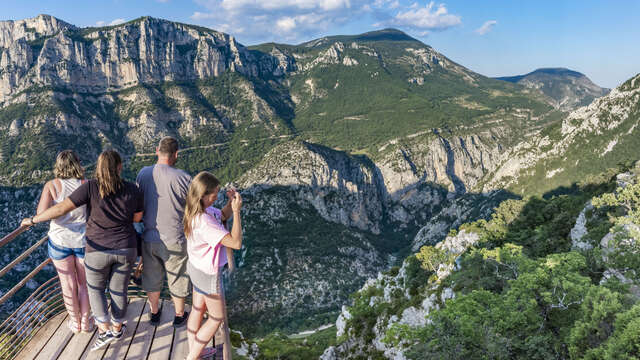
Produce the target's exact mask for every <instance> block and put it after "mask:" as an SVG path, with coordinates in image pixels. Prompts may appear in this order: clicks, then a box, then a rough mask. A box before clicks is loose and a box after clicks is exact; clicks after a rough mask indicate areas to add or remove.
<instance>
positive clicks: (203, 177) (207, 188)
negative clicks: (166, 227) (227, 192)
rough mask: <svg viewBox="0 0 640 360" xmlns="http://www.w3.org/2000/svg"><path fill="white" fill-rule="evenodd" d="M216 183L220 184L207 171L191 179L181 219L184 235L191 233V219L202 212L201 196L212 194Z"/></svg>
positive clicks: (216, 185)
mask: <svg viewBox="0 0 640 360" xmlns="http://www.w3.org/2000/svg"><path fill="white" fill-rule="evenodd" d="M218 185H220V181H219V180H218V179H217V178H216V177H215V176H213V174H211V173H210V172H207V171H203V172H201V173H199V174H198V175H196V177H195V178H193V181H191V185H189V192H188V193H187V201H186V204H185V207H184V218H183V219H182V222H183V225H184V235H185V236H186V237H189V236H190V235H191V230H192V225H193V219H195V218H196V216H198V215H200V214H202V213H204V210H205V208H204V205H202V197H203V196H205V195H209V194H212V193H213V192H214V191H216V188H217V187H218Z"/></svg>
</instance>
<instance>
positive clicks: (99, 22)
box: [96, 20, 106, 26]
mask: <svg viewBox="0 0 640 360" xmlns="http://www.w3.org/2000/svg"><path fill="white" fill-rule="evenodd" d="M104 24H106V22H105V21H103V20H100V21H96V26H104Z"/></svg>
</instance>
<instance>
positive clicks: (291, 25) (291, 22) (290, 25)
mask: <svg viewBox="0 0 640 360" xmlns="http://www.w3.org/2000/svg"><path fill="white" fill-rule="evenodd" d="M276 26H277V27H278V29H279V30H280V31H284V32H289V31H291V30H293V29H295V27H296V19H294V18H292V17H289V16H286V17H283V18H281V19H279V20H278V21H277V22H276Z"/></svg>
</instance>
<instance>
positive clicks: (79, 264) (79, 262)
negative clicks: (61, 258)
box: [73, 256, 91, 330]
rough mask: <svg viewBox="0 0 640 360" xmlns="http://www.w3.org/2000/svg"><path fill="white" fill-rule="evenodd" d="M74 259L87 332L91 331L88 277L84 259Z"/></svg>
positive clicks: (79, 298) (81, 309)
mask: <svg viewBox="0 0 640 360" xmlns="http://www.w3.org/2000/svg"><path fill="white" fill-rule="evenodd" d="M73 258H74V259H75V270H76V278H77V280H78V303H79V307H80V316H81V320H82V324H83V330H87V329H89V328H88V327H87V326H88V323H89V318H90V317H91V307H90V306H89V293H88V291H87V275H86V274H85V272H84V259H82V258H79V257H75V256H74V257H73Z"/></svg>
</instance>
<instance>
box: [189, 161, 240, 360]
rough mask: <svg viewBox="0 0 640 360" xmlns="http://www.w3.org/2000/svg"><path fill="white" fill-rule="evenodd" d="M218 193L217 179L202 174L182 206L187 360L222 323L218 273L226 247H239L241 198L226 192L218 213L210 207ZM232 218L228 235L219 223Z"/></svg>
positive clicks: (200, 350) (233, 193)
mask: <svg viewBox="0 0 640 360" xmlns="http://www.w3.org/2000/svg"><path fill="white" fill-rule="evenodd" d="M219 191H220V182H219V181H218V179H216V177H215V176H213V175H212V174H211V173H208V172H206V171H203V172H201V173H199V174H198V175H196V177H195V178H194V179H193V181H192V182H191V185H190V186H189V192H188V194H187V201H186V204H185V210H184V234H185V236H186V238H187V252H188V254H189V262H188V263H187V272H188V273H189V277H190V278H191V283H192V284H193V304H192V307H191V310H192V311H191V314H190V315H189V320H188V321H187V336H188V339H189V355H188V356H187V359H189V360H194V359H198V358H199V357H200V356H201V352H202V350H203V349H204V347H205V345H206V344H207V343H208V342H209V341H210V340H211V339H212V338H213V336H214V335H215V333H216V331H217V330H218V327H219V326H220V323H221V322H222V321H223V320H224V309H223V304H224V302H223V299H222V298H221V294H222V284H221V280H220V273H221V269H222V267H223V266H224V265H225V264H226V263H227V256H226V249H225V246H226V247H229V248H232V249H236V250H239V249H240V248H241V247H242V223H241V219H240V209H241V208H242V198H241V197H240V194H239V193H237V192H235V191H234V190H229V191H227V197H228V198H229V202H228V203H227V205H226V206H225V207H224V208H222V209H221V210H220V209H216V208H214V207H212V206H211V205H213V203H214V202H215V201H216V199H217V197H218V192H219ZM232 216H233V218H234V220H233V227H232V229H231V233H229V232H228V231H227V230H226V229H225V227H224V225H222V222H223V221H226V220H228V219H230V218H231V217H232ZM205 311H208V312H209V318H208V319H207V321H206V322H205V323H204V324H202V318H203V316H204V313H205Z"/></svg>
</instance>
